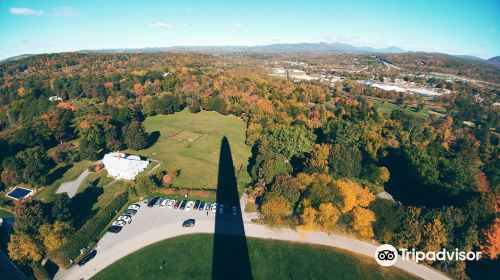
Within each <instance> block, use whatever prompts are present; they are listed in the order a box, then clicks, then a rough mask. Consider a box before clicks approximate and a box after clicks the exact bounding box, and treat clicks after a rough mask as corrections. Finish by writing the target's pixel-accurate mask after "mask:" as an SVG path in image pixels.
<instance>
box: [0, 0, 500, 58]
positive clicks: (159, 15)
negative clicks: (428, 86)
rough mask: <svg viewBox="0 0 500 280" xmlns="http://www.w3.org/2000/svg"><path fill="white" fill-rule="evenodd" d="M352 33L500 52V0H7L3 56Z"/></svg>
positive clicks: (360, 37) (366, 39) (375, 41)
mask: <svg viewBox="0 0 500 280" xmlns="http://www.w3.org/2000/svg"><path fill="white" fill-rule="evenodd" d="M299 42H343V43H349V44H353V45H356V46H372V47H387V46H398V47H402V48H404V49H407V50H422V51H436V52H445V53H451V54H470V55H476V56H480V57H483V58H489V57H492V56H496V55H500V1H499V0H492V1H488V0H481V1H460V0H455V1H444V0H441V1H439V0H435V1H431V0H428V1H425V0H421V1H418V0H416V1H403V0H399V1H376V0H372V1H293V0H288V1H272V0H268V1H255V0H254V1H245V2H243V1H218V0H215V1H214V0H212V1H188V0H185V1H181V0H177V1H167V0H164V1H147V0H141V1H129V0H80V1H51V0H45V1H41V0H31V1H20V0H19V1H18V0H0V59H3V58H7V57H11V56H14V55H20V54H26V53H45V52H61V51H74V50H81V49H102V48H142V47H167V46H179V45H184V46H186V45H191V46H197V45H262V44H271V43H299Z"/></svg>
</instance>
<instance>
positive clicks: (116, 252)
mask: <svg viewBox="0 0 500 280" xmlns="http://www.w3.org/2000/svg"><path fill="white" fill-rule="evenodd" d="M225 215H226V214H225ZM189 218H194V219H196V226H195V227H193V228H183V227H182V226H181V224H182V221H184V220H186V219H189ZM244 225H245V234H246V236H249V237H256V238H263V239H276V240H285V241H292V242H302V243H309V244H318V245H325V246H331V247H335V248H340V249H344V250H347V251H350V252H354V253H357V254H361V255H365V256H367V257H370V258H373V256H374V254H375V250H376V248H377V245H376V244H372V243H369V242H365V241H360V240H357V239H355V238H351V237H347V236H342V235H336V234H331V235H328V234H326V233H322V232H307V233H304V232H297V231H293V230H291V229H279V230H277V229H270V228H268V227H265V226H263V225H258V224H254V223H251V222H249V221H248V217H247V218H245V222H244ZM214 227H215V214H214V213H212V212H209V214H208V215H207V214H206V211H198V210H191V211H180V210H174V209H169V208H160V207H157V206H155V207H154V208H148V207H145V206H142V207H141V209H140V210H139V211H138V212H137V214H136V215H135V216H134V217H133V221H132V223H131V224H130V225H126V226H125V227H124V228H123V230H122V231H121V232H120V233H118V234H111V233H107V234H106V235H104V236H103V238H102V239H101V240H100V241H99V243H98V244H97V247H96V250H97V256H96V257H95V258H94V259H93V260H91V261H89V262H88V263H87V264H85V265H84V266H82V267H78V266H74V267H72V268H71V269H69V270H60V271H59V272H58V273H57V274H56V276H55V278H54V279H56V280H57V279H68V280H72V279H75V280H77V279H88V278H90V277H92V276H93V275H95V274H97V273H98V272H99V271H101V270H103V269H104V268H106V267H107V266H109V265H111V264H112V263H113V262H115V261H117V260H119V259H121V258H123V257H125V256H127V255H129V254H130V253H133V252H135V251H137V250H139V249H141V248H143V247H145V246H148V245H150V244H153V243H155V242H158V241H161V240H164V239H167V238H172V237H176V236H180V235H185V234H193V233H213V232H214ZM228 228H230V221H228ZM395 266H396V267H398V268H400V269H402V270H404V271H406V272H408V273H411V274H414V275H416V276H418V277H421V278H423V279H434V280H435V279H450V278H449V277H448V276H446V275H444V274H443V273H441V272H439V271H437V270H435V269H433V268H431V267H428V266H425V265H421V264H416V263H415V262H412V261H402V260H401V259H398V261H397V263H396V264H395Z"/></svg>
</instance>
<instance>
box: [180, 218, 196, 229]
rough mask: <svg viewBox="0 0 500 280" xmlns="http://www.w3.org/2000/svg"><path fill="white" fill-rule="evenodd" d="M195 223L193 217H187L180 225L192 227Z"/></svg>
mask: <svg viewBox="0 0 500 280" xmlns="http://www.w3.org/2000/svg"><path fill="white" fill-rule="evenodd" d="M195 223H196V221H195V220H194V219H188V220H185V221H184V222H183V223H182V227H194V224H195Z"/></svg>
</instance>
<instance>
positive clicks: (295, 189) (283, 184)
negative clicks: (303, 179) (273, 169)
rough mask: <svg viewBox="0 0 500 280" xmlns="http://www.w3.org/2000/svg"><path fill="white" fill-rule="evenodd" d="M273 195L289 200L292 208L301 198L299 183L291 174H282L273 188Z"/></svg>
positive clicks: (275, 181)
mask: <svg viewBox="0 0 500 280" xmlns="http://www.w3.org/2000/svg"><path fill="white" fill-rule="evenodd" d="M271 193H272V195H281V196H283V197H284V198H286V199H287V200H288V203H290V205H292V207H293V206H294V205H295V204H296V203H297V201H298V200H299V197H300V185H299V182H298V181H297V180H296V179H295V178H294V177H292V175H290V174H282V175H279V176H277V177H276V179H275V180H274V183H273V184H272V186H271Z"/></svg>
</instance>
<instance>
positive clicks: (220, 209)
mask: <svg viewBox="0 0 500 280" xmlns="http://www.w3.org/2000/svg"><path fill="white" fill-rule="evenodd" d="M222 213H224V204H220V205H219V214H222Z"/></svg>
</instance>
